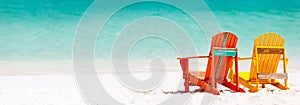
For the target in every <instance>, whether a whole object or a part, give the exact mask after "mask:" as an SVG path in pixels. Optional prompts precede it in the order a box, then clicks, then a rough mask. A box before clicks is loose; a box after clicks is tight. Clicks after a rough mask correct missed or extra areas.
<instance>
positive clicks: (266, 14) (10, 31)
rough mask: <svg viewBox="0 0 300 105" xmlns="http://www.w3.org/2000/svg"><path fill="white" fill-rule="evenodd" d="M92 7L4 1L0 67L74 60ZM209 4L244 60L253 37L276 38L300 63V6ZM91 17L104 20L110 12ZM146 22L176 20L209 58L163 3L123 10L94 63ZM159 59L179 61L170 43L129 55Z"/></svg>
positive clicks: (194, 31) (187, 23) (298, 0)
mask: <svg viewBox="0 0 300 105" xmlns="http://www.w3.org/2000/svg"><path fill="white" fill-rule="evenodd" d="M92 3H93V1H92V0H75V1H74V0H31V1H28V0H1V1H0V23H1V24H0V59H1V61H44V60H47V61H48V60H50V61H51V60H72V49H73V43H74V42H73V41H74V38H75V32H76V29H77V26H78V24H79V23H80V19H81V18H82V16H83V15H84V13H85V11H86V10H87V8H88V7H89V5H91V4H92ZM205 3H206V4H207V5H208V6H209V8H210V9H211V11H212V13H213V14H214V16H215V18H216V20H217V22H218V23H219V26H220V28H221V30H222V31H231V32H233V33H235V34H237V35H238V37H239V43H238V48H239V49H240V54H241V56H251V53H252V47H253V40H254V38H255V37H257V36H258V35H260V34H262V33H265V32H276V33H278V34H280V35H282V36H283V37H284V38H285V39H286V47H287V52H288V57H290V58H292V60H293V59H294V60H297V59H298V58H299V56H300V54H299V52H300V49H299V47H298V46H297V44H298V42H299V40H300V36H299V35H300V31H299V27H300V0H280V1H274V0H251V1H249V0H238V1H236V0H205ZM191 5H192V3H191ZM191 8H193V7H191ZM107 9H110V8H107ZM93 12H95V14H97V13H100V14H101V13H104V12H106V10H99V11H93ZM193 12H196V13H197V12H199V14H201V12H203V11H193ZM145 16H156V17H163V18H167V19H171V20H173V21H174V22H175V23H176V24H178V25H179V26H181V27H182V28H183V29H184V30H185V31H186V32H187V33H188V34H189V36H190V37H191V38H192V40H193V42H194V43H195V45H196V47H197V48H196V49H197V53H198V54H199V55H207V53H208V50H209V46H208V42H207V40H206V38H205V37H204V33H203V31H202V30H201V29H200V28H199V27H197V25H196V24H195V23H194V21H193V20H192V19H191V18H190V17H189V16H188V15H187V14H186V13H185V12H183V11H181V10H179V9H178V8H174V7H172V6H168V5H163V4H159V3H143V4H141V5H133V6H129V7H125V8H124V9H122V10H121V11H119V12H118V13H117V14H115V15H113V17H111V19H110V20H109V21H107V23H106V25H105V26H104V28H103V31H102V32H101V34H100V35H99V37H98V39H97V41H96V46H95V57H96V59H108V58H110V55H109V54H110V52H111V50H112V46H113V44H114V40H115V39H116V35H117V34H118V33H119V32H120V31H121V30H122V28H123V27H124V26H125V25H127V24H128V23H130V22H132V21H134V20H135V19H136V18H142V17H145ZM94 19H95V20H96V19H100V18H97V17H95V18H94ZM208 24H209V23H208ZM141 31H142V30H141ZM174 37H176V35H174ZM128 38H130V37H128ZM124 40H126V39H124ZM178 40H180V38H178ZM209 40H210V38H209ZM183 44H184V43H183ZM157 56H159V57H166V58H167V59H174V58H176V57H178V56H179V55H178V53H177V52H176V49H175V48H174V47H173V46H172V45H171V44H170V43H167V42H166V41H164V40H162V39H159V38H148V39H147V40H144V41H141V42H139V43H136V45H135V46H134V47H132V50H131V53H130V54H129V57H130V58H133V59H147V58H155V57H157ZM174 60H175V59H174Z"/></svg>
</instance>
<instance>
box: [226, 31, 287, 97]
mask: <svg viewBox="0 0 300 105" xmlns="http://www.w3.org/2000/svg"><path fill="white" fill-rule="evenodd" d="M284 42H285V40H284V38H282V37H281V36H280V35H278V34H276V33H273V32H270V33H265V34H262V35H260V36H259V37H257V38H256V39H255V41H254V48H253V55H252V57H251V58H239V60H252V62H251V68H250V72H239V73H238V76H239V83H240V84H241V85H244V86H245V87H247V88H249V91H250V92H256V91H259V90H260V87H259V85H260V84H261V85H262V88H264V87H265V84H271V85H273V86H275V87H278V88H279V89H282V90H287V89H289V87H288V83H287V79H288V78H287V69H286V67H287V64H288V58H286V51H285V47H284ZM279 61H283V73H277V68H278V65H279ZM234 77H235V73H234V70H233V68H231V70H230V73H229V75H228V78H230V79H231V82H235V78H234ZM277 79H284V85H283V84H281V83H280V82H279V81H278V80H277ZM253 84H256V85H253Z"/></svg>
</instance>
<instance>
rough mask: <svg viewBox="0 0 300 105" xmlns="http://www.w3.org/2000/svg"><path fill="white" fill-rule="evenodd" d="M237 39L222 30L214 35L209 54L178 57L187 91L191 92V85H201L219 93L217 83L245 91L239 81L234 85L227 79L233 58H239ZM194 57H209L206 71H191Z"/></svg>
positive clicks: (238, 90) (208, 90)
mask: <svg viewBox="0 0 300 105" xmlns="http://www.w3.org/2000/svg"><path fill="white" fill-rule="evenodd" d="M237 41H238V38H237V36H236V35H234V34H233V33H230V32H222V33H219V34H216V35H215V36H213V37H212V43H211V50H210V53H209V56H194V57H184V58H178V59H179V60H180V65H181V68H182V71H183V79H184V80H185V81H184V87H185V92H189V86H190V85H191V86H199V87H200V88H201V89H203V90H204V91H206V92H210V93H212V94H215V95H219V91H218V90H217V86H216V83H219V84H221V85H223V86H225V87H228V88H229V89H231V90H233V91H236V92H245V91H244V90H243V89H242V88H239V86H238V81H237V82H236V85H234V84H232V83H231V82H229V81H228V80H227V74H228V71H229V69H230V67H231V66H232V64H233V60H237V58H238V51H237V48H236V44H237ZM193 58H208V63H207V67H206V71H205V72H201V71H200V72H199V71H197V72H195V71H189V59H193ZM235 68H236V69H235V70H236V71H238V62H235ZM237 77H238V76H236V78H237Z"/></svg>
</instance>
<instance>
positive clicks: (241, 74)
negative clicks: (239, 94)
mask: <svg viewBox="0 0 300 105" xmlns="http://www.w3.org/2000/svg"><path fill="white" fill-rule="evenodd" d="M239 77H240V78H242V79H244V80H246V81H248V82H249V83H251V84H255V83H256V81H255V78H253V79H250V72H239ZM259 83H261V84H272V83H279V81H278V80H275V79H260V80H259Z"/></svg>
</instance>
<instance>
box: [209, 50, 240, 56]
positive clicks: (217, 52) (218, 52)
mask: <svg viewBox="0 0 300 105" xmlns="http://www.w3.org/2000/svg"><path fill="white" fill-rule="evenodd" d="M214 56H236V51H234V50H214Z"/></svg>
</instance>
